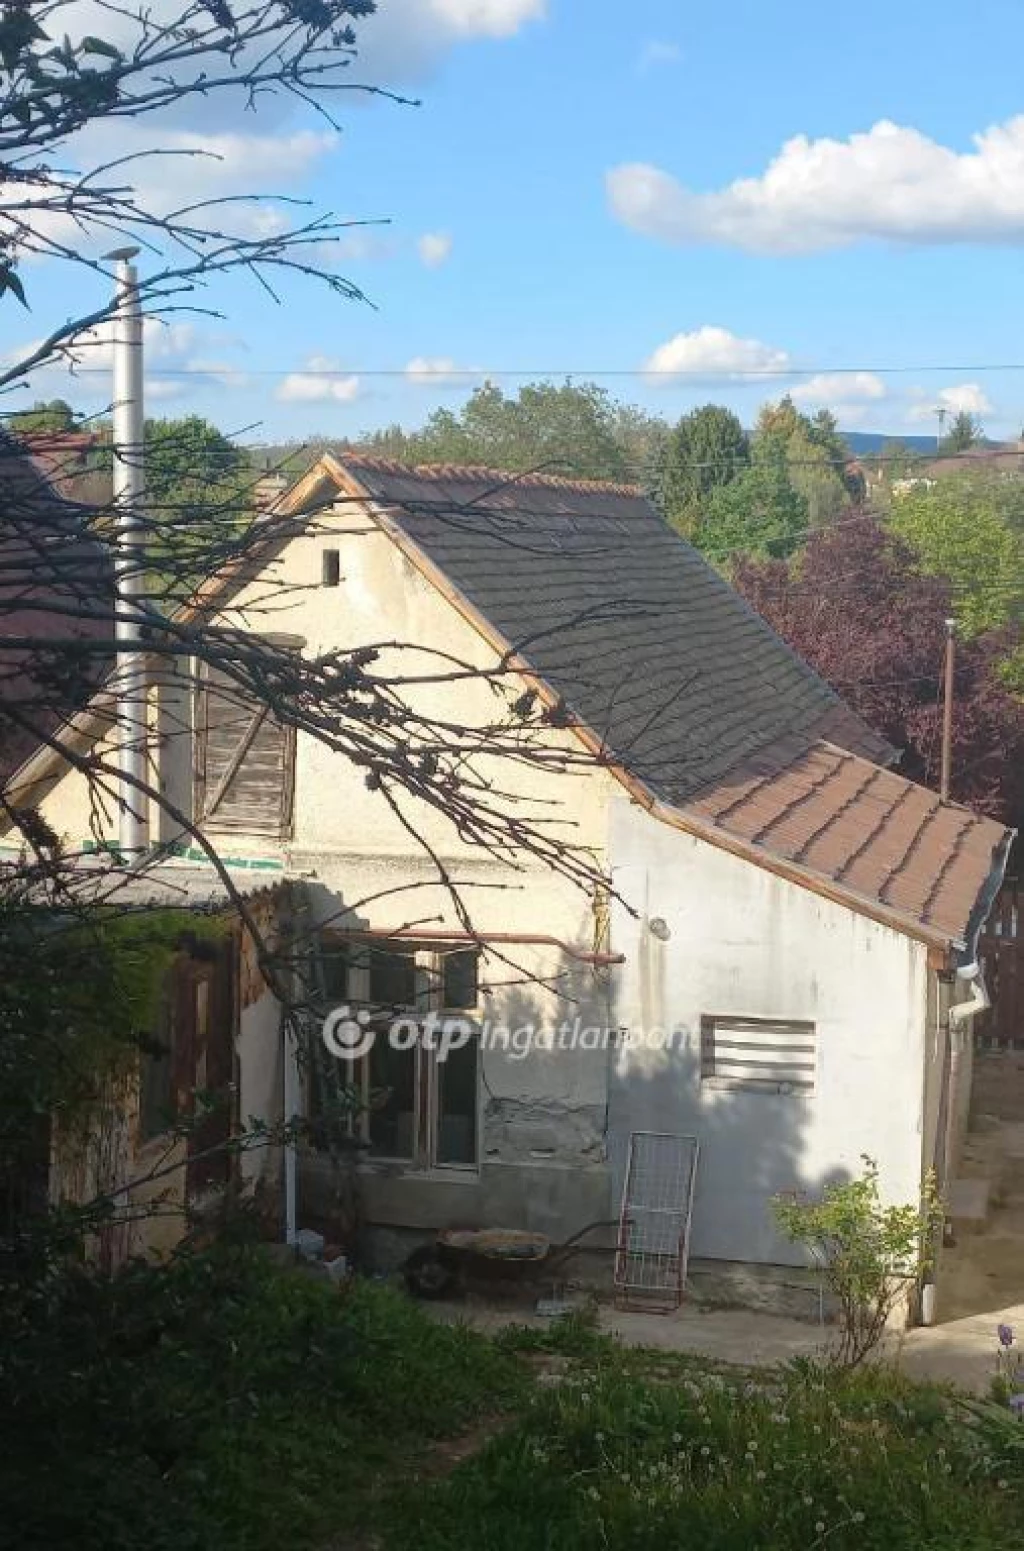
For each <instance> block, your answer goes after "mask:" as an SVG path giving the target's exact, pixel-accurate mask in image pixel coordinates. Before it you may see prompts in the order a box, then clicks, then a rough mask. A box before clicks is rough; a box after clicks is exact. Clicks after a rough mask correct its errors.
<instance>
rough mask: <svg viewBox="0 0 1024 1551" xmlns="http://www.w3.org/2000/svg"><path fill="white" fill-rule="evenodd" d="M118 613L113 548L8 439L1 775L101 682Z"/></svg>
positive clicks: (2, 496) (1, 576)
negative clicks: (103, 649) (100, 647)
mask: <svg viewBox="0 0 1024 1551" xmlns="http://www.w3.org/2000/svg"><path fill="white" fill-rule="evenodd" d="M112 613H113V594H112V588H111V584H110V570H109V557H108V555H107V552H106V550H105V548H104V546H103V545H101V544H99V543H97V542H96V540H94V539H92V538H91V537H90V536H89V534H88V533H87V532H86V531H85V528H84V527H83V524H82V521H81V518H80V516H79V514H78V513H77V512H76V510H75V509H74V507H72V506H70V505H69V504H68V503H67V502H66V501H64V500H62V499H61V497H60V496H59V495H58V494H57V493H56V492H55V491H54V489H53V487H52V486H51V484H50V483H49V481H48V479H47V478H46V477H45V475H44V474H43V473H41V472H40V470H39V469H38V468H37V467H36V465H35V464H34V462H33V461H32V460H31V459H30V458H29V457H27V456H26V455H25V453H24V451H23V450H22V449H21V448H20V447H19V446H18V444H17V443H16V442H14V441H13V440H12V439H11V438H9V437H2V436H0V782H3V781H5V780H6V778H7V777H8V776H9V775H10V774H11V773H12V772H13V771H15V770H17V769H18V767H19V766H20V765H21V763H22V762H23V761H24V760H25V759H26V757H27V756H28V755H29V754H30V753H31V752H32V750H33V749H34V748H36V747H37V746H38V745H39V744H40V743H41V742H44V741H45V740H46V739H47V738H49V737H50V736H51V735H52V734H53V733H54V732H55V731H56V730H57V728H58V727H59V726H60V725H61V724H62V722H64V721H65V720H66V719H67V718H68V717H70V716H72V715H74V713H75V712H76V711H78V710H80V709H81V708H82V707H83V706H85V705H86V704H87V703H88V702H89V700H90V698H91V697H92V696H93V695H94V694H95V692H96V690H97V689H98V688H99V686H100V684H101V683H102V681H103V678H104V677H105V675H106V673H107V671H108V669H109V666H110V659H109V656H108V655H107V654H106V653H97V652H95V651H92V650H90V649H88V648H89V643H97V642H101V641H109V640H110V639H111V635H112V624H111V620H112Z"/></svg>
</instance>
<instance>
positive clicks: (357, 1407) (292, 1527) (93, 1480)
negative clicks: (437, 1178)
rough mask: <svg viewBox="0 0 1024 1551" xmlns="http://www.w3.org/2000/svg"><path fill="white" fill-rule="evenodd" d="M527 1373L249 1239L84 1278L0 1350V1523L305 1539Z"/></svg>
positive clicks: (159, 1548) (117, 1539) (96, 1536)
mask: <svg viewBox="0 0 1024 1551" xmlns="http://www.w3.org/2000/svg"><path fill="white" fill-rule="evenodd" d="M527 1385H528V1378H527V1375H526V1374H525V1373H524V1372H523V1369H522V1365H521V1364H520V1363H519V1362H518V1361H517V1360H516V1359H515V1358H514V1357H513V1356H511V1355H509V1354H505V1353H503V1352H501V1351H499V1350H497V1349H496V1348H495V1347H493V1346H492V1345H491V1344H490V1343H489V1342H487V1341H486V1340H485V1339H484V1338H483V1337H482V1336H478V1335H476V1334H474V1333H473V1332H472V1331H468V1330H464V1329H460V1328H444V1327H440V1326H437V1325H435V1324H433V1323H432V1322H431V1321H429V1320H428V1319H427V1318H426V1316H425V1315H424V1314H423V1313H422V1311H421V1310H420V1309H419V1308H417V1307H416V1306H415V1305H413V1304H412V1303H410V1302H409V1300H408V1299H407V1298H405V1297H404V1295H402V1294H400V1293H398V1292H396V1291H394V1290H392V1289H390V1288H387V1287H381V1286H377V1285H373V1284H365V1283H364V1284H359V1285H356V1286H355V1287H354V1288H353V1289H352V1290H351V1291H349V1292H347V1293H345V1294H341V1293H339V1291H338V1290H337V1289H336V1288H333V1287H331V1286H329V1285H324V1284H323V1283H320V1282H317V1281H314V1280H312V1279H311V1278H309V1277H307V1276H305V1275H301V1274H296V1273H294V1272H285V1271H281V1270H279V1269H276V1268H274V1267H273V1266H271V1265H269V1264H268V1263H267V1262H266V1261H265V1260H264V1259H263V1258H261V1257H259V1256H254V1255H252V1254H244V1253H241V1254H240V1253H233V1254H230V1255H213V1256H209V1255H206V1256H196V1257H194V1258H192V1259H190V1260H186V1261H183V1262H181V1263H180V1264H178V1265H175V1266H173V1267H171V1268H170V1269H168V1270H162V1271H157V1270H154V1269H153V1268H151V1267H141V1266H139V1267H134V1268H132V1269H130V1270H129V1271H128V1272H127V1273H125V1274H124V1275H122V1276H121V1277H119V1278H118V1279H117V1280H116V1282H114V1283H106V1284H104V1283H95V1282H90V1281H88V1280H86V1279H84V1278H83V1279H81V1280H80V1281H76V1282H74V1283H71V1284H69V1285H68V1286H67V1287H66V1288H63V1289H61V1291H60V1294H59V1296H58V1297H56V1298H55V1299H53V1300H52V1301H51V1302H49V1303H48V1304H47V1305H46V1306H45V1307H42V1308H40V1307H38V1306H36V1307H34V1308H31V1309H29V1310H27V1311H25V1313H24V1314H23V1317H22V1319H21V1328H20V1329H19V1331H18V1339H17V1341H12V1342H11V1343H10V1344H9V1345H8V1346H6V1347H5V1349H4V1351H3V1355H2V1358H0V1404H2V1405H3V1409H4V1413H5V1414H6V1415H8V1417H10V1416H11V1415H12V1413H13V1415H15V1416H17V1418H18V1421H17V1425H16V1426H15V1427H11V1428H9V1429H6V1430H5V1431H7V1433H8V1438H7V1441H6V1442H5V1448H4V1450H3V1451H0V1501H2V1502H3V1504H4V1508H3V1516H4V1524H5V1529H6V1530H7V1531H8V1532H9V1533H10V1534H11V1535H12V1537H13V1540H12V1543H16V1544H18V1545H19V1547H22V1548H25V1547H37V1546H38V1547H46V1548H47V1551H59V1548H63V1547H68V1548H71V1547H74V1548H75V1551H121V1548H128V1547H130V1548H132V1551H135V1548H137V1547H143V1546H144V1547H146V1551H164V1548H165V1547H166V1548H168V1551H170V1548H172V1547H173V1548H174V1551H277V1548H279V1547H281V1546H284V1545H286V1546H288V1547H289V1551H300V1548H307V1547H308V1548H311V1551H312V1548H320V1547H323V1546H326V1545H330V1544H333V1543H334V1541H335V1540H336V1538H337V1536H338V1534H339V1531H340V1530H342V1529H345V1530H346V1531H351V1530H352V1529H353V1527H354V1526H358V1525H359V1524H361V1523H362V1522H363V1521H364V1520H368V1519H369V1518H370V1517H372V1514H373V1511H374V1505H375V1503H376V1500H377V1498H378V1496H379V1495H380V1493H381V1491H382V1490H383V1489H384V1485H385V1484H386V1483H391V1482H394V1481H396V1480H404V1479H405V1478H406V1476H407V1475H408V1473H409V1471H410V1470H413V1469H415V1468H416V1467H417V1462H418V1461H419V1460H420V1459H421V1458H426V1457H428V1456H429V1452H430V1448H431V1445H432V1442H433V1440H436V1439H443V1438H447V1437H452V1436H455V1435H457V1434H459V1433H461V1432H463V1431H465V1430H467V1429H469V1428H470V1427H471V1426H473V1425H474V1424H475V1423H476V1422H478V1420H479V1419H481V1418H484V1417H492V1416H493V1415H494V1414H495V1413H496V1412H501V1411H502V1410H503V1409H504V1408H506V1407H508V1406H510V1405H511V1404H513V1403H514V1402H516V1401H519V1402H521V1401H522V1400H523V1397H524V1395H525V1393H526V1389H527Z"/></svg>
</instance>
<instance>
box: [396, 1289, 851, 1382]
mask: <svg viewBox="0 0 1024 1551" xmlns="http://www.w3.org/2000/svg"><path fill="white" fill-rule="evenodd" d="M422 1307H423V1308H425V1309H427V1310H429V1312H431V1313H432V1314H433V1315H434V1317H435V1318H436V1319H440V1320H443V1321H445V1322H446V1323H455V1322H458V1321H464V1322H465V1323H466V1324H470V1325H472V1326H473V1327H474V1328H475V1329H477V1330H482V1331H485V1332H487V1333H489V1334H494V1333H495V1332H497V1331H499V1330H503V1329H504V1328H505V1327H506V1326H507V1325H528V1326H530V1327H531V1328H533V1329H550V1326H551V1320H550V1319H546V1318H542V1317H541V1316H540V1315H538V1314H536V1313H534V1311H533V1309H532V1307H509V1306H507V1305H502V1306H497V1305H488V1304H484V1303H479V1302H476V1301H475V1300H472V1299H467V1301H466V1302H465V1303H434V1304H424V1305H422ZM598 1327H599V1329H601V1330H602V1331H604V1332H605V1334H607V1335H610V1336H615V1337H617V1339H618V1340H620V1341H621V1342H622V1344H623V1345H624V1346H645V1347H651V1348H654V1349H655V1350H658V1351H663V1352H690V1353H693V1354H694V1355H695V1356H698V1357H711V1358H713V1359H714V1360H715V1361H716V1362H727V1363H738V1364H740V1365H741V1366H744V1367H769V1366H770V1365H771V1364H773V1363H781V1362H786V1361H787V1360H788V1359H789V1358H790V1357H798V1356H812V1355H814V1354H816V1353H820V1352H821V1351H822V1350H823V1348H824V1346H825V1343H826V1341H827V1339H828V1331H827V1328H822V1327H821V1326H818V1325H809V1324H807V1323H805V1322H804V1321H803V1320H796V1319H783V1318H781V1317H780V1316H777V1315H774V1314H759V1313H756V1312H754V1311H752V1310H746V1309H713V1310H709V1311H708V1312H706V1313H702V1312H701V1311H700V1310H699V1309H696V1308H694V1307H693V1306H691V1307H689V1308H687V1307H684V1308H682V1309H679V1310H678V1311H677V1312H676V1313H674V1314H645V1313H642V1312H635V1311H633V1310H626V1309H615V1308H609V1307H606V1306H602V1307H601V1309H600V1310H599V1313H598Z"/></svg>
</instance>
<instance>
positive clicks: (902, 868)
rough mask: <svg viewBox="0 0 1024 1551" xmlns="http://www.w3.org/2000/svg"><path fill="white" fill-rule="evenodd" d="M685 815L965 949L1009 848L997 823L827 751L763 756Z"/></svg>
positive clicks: (779, 748) (816, 747) (782, 749)
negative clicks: (990, 882) (994, 871)
mask: <svg viewBox="0 0 1024 1551" xmlns="http://www.w3.org/2000/svg"><path fill="white" fill-rule="evenodd" d="M755 767H756V773H755ZM687 807H688V809H689V810H690V811H692V812H694V813H695V814H696V815H698V816H700V817H702V818H706V819H709V820H711V821H712V822H713V823H714V824H715V825H716V826H717V827H718V828H720V829H721V830H722V831H723V833H724V834H726V835H729V836H731V837H732V838H734V839H738V840H742V841H744V842H746V843H747V844H750V845H753V846H756V847H758V848H759V849H762V850H764V851H765V852H766V853H767V854H770V855H772V856H775V857H779V858H782V859H785V860H786V861H788V862H791V863H795V864H796V865H798V866H800V867H801V868H806V869H807V870H808V871H809V872H810V873H811V874H812V875H814V876H817V877H819V878H820V879H821V880H822V881H823V882H827V883H829V884H830V885H833V886H835V887H837V888H838V890H839V891H840V892H841V893H843V894H848V895H849V896H850V898H851V902H855V901H857V900H860V901H863V903H864V904H865V905H868V906H870V907H872V908H876V909H877V908H878V907H881V909H882V910H883V911H884V912H886V913H888V914H892V915H894V916H896V917H898V918H900V919H902V920H905V921H906V922H907V923H908V924H910V923H914V924H916V925H918V926H921V927H924V928H926V929H927V931H928V934H929V935H930V936H934V937H937V938H941V939H943V940H945V941H947V942H949V943H951V944H962V943H965V942H966V941H967V938H968V935H969V931H970V927H971V922H972V917H973V915H974V913H975V911H976V909H977V906H978V902H979V899H980V898H981V897H982V895H983V893H984V890H985V886H986V884H987V882H988V880H989V878H990V875H991V873H992V869H993V865H994V861H995V857H996V854H997V852H998V851H999V850H1000V849H1001V848H1002V847H1003V845H1004V844H1005V841H1006V838H1007V832H1006V831H1005V830H1004V829H1003V828H1002V826H1001V825H999V824H997V823H995V822H994V821H993V820H991V819H983V818H978V817H977V816H976V815H975V814H973V813H970V812H969V811H968V810H967V809H966V808H962V807H960V806H959V805H957V804H956V803H943V802H940V801H939V799H938V797H936V796H935V794H934V793H933V792H929V791H926V790H925V789H924V788H923V787H920V786H915V785H914V783H913V782H912V781H908V780H906V778H905V777H903V776H900V775H897V774H896V773H895V772H894V771H892V770H886V769H883V768H882V767H881V766H878V765H874V764H872V763H871V762H870V761H868V760H865V759H863V758H861V757H860V756H858V755H855V754H851V753H848V752H847V751H845V750H843V749H839V748H836V747H835V746H834V745H833V744H830V743H826V742H824V741H819V742H816V743H811V744H808V745H805V747H804V748H803V749H802V750H800V751H799V752H797V753H795V754H794V747H793V740H792V739H789V740H785V741H783V742H780V743H779V744H778V745H776V746H775V748H774V749H765V750H761V751H760V753H759V754H758V755H757V756H756V757H755V758H754V759H748V760H746V761H744V762H743V764H742V766H740V767H738V768H737V769H735V770H733V771H730V772H727V774H726V775H725V777H723V778H722V779H721V780H720V781H716V782H715V783H713V784H712V785H711V786H709V787H707V788H705V789H704V790H703V791H701V792H699V793H698V794H697V795H696V796H695V797H694V798H693V800H692V801H691V802H690V803H689V804H688V805H687Z"/></svg>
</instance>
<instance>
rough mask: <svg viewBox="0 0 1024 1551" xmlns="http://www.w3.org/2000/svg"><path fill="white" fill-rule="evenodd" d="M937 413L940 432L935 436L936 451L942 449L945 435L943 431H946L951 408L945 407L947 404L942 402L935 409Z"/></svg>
mask: <svg viewBox="0 0 1024 1551" xmlns="http://www.w3.org/2000/svg"><path fill="white" fill-rule="evenodd" d="M935 413H936V414H937V415H938V417H939V434H938V436H937V437H936V438H935V451H936V452H941V451H942V437H943V433H944V432H945V429H946V416H947V415H948V414H949V410H948V409H947V408H946V407H945V405H943V404H940V405H939V408H938V409H937V410H936V411H935Z"/></svg>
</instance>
